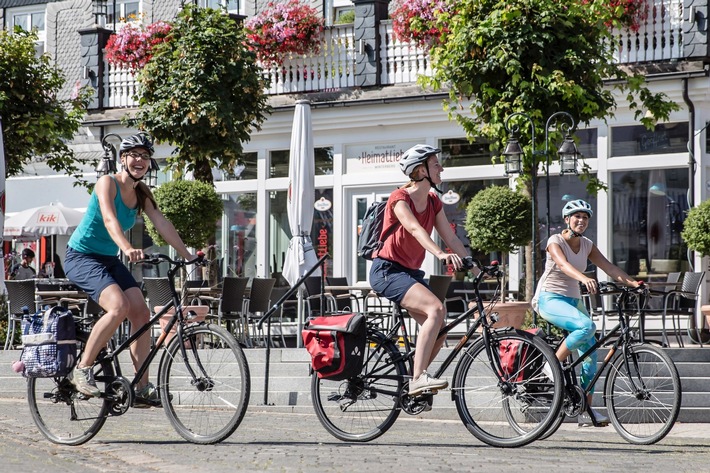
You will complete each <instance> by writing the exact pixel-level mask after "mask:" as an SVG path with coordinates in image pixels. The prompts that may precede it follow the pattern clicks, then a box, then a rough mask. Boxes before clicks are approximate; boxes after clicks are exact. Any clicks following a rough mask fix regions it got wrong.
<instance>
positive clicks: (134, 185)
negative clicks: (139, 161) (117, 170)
mask: <svg viewBox="0 0 710 473" xmlns="http://www.w3.org/2000/svg"><path fill="white" fill-rule="evenodd" d="M124 169H125V171H126V173H127V174H128V177H130V178H131V179H133V188H134V189H135V188H136V187H138V183H139V182H141V181H142V180H143V178H142V177H135V176H134V175H133V174H131V171H129V170H128V166H126V167H125V168H124Z"/></svg>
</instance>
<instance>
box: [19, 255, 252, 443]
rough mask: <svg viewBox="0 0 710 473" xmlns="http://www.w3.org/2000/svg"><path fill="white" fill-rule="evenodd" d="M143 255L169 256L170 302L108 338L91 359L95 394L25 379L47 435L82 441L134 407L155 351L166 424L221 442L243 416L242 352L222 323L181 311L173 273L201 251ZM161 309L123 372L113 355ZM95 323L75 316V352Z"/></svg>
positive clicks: (62, 381) (196, 438) (60, 380)
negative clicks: (180, 256)
mask: <svg viewBox="0 0 710 473" xmlns="http://www.w3.org/2000/svg"><path fill="white" fill-rule="evenodd" d="M143 262H144V263H150V264H158V263H161V262H168V263H169V265H170V268H169V270H168V280H169V282H170V289H171V291H172V301H171V302H170V303H168V305H166V306H165V307H163V309H162V310H161V311H160V312H158V313H157V314H155V315H154V316H153V317H152V318H151V319H150V320H149V321H148V323H146V324H145V325H144V326H143V327H141V328H140V329H139V330H138V331H137V332H136V333H134V334H133V335H131V336H130V337H128V338H127V339H126V340H125V341H124V342H122V343H121V344H120V345H118V346H116V343H115V341H114V340H111V342H110V343H109V345H108V346H107V347H106V348H105V349H102V350H101V352H100V353H99V355H98V357H97V359H96V363H95V365H94V377H95V379H96V384H97V385H98V387H99V389H100V390H101V395H100V396H99V397H87V396H85V395H83V394H81V393H79V392H78V391H77V390H76V389H75V388H74V385H73V384H72V383H71V382H70V381H69V379H67V378H66V377H63V376H62V377H55V378H31V379H29V380H28V383H27V399H28V401H29V405H30V411H31V413H32V418H33V419H34V421H35V423H36V424H37V427H39V430H40V431H41V432H42V434H44V436H45V437H47V438H48V439H49V440H51V441H52V442H55V443H58V444H64V445H80V444H82V443H85V442H87V441H88V440H90V439H91V438H92V437H94V436H95V435H96V434H97V433H98V432H99V431H100V430H101V427H103V425H104V423H105V422H106V419H108V417H109V416H120V415H122V414H125V413H126V412H127V411H128V409H129V408H130V407H132V406H133V401H134V399H135V388H136V385H137V383H138V381H139V380H140V379H141V377H142V376H143V374H144V373H145V372H146V370H147V369H148V367H149V365H150V363H151V361H152V360H153V359H155V357H156V355H157V354H158V353H161V358H160V364H159V368H158V386H157V388H158V391H159V393H160V399H161V402H162V405H163V408H164V410H165V414H166V415H167V416H168V419H169V420H170V423H171V424H172V425H173V427H174V428H175V430H176V431H177V432H178V433H179V434H180V435H181V436H182V437H183V438H185V439H186V440H188V441H190V442H193V443H198V444H210V443H216V442H220V441H222V440H224V439H225V438H227V437H229V436H230V435H231V434H232V433H233V432H234V431H235V430H236V428H237V427H238V426H239V424H240V423H241V421H242V418H243V417H244V413H245V412H246V409H247V405H248V404H249V392H250V384H251V381H250V378H249V366H248V365H247V360H246V357H245V356H244V352H243V351H242V349H241V347H240V346H239V344H238V342H237V341H236V340H235V339H234V337H233V336H232V335H231V334H230V333H229V332H228V331H227V330H225V329H224V328H222V327H220V326H218V325H214V324H210V323H204V322H203V323H195V322H194V320H192V319H194V314H191V313H190V312H187V311H185V310H184V308H183V304H182V298H181V297H180V296H179V295H178V292H177V291H176V289H175V276H176V275H177V274H178V273H180V272H181V270H182V269H183V268H185V267H186V266H188V265H191V264H197V263H201V262H202V257H201V256H198V257H197V258H196V259H194V260H192V261H187V262H185V261H176V260H173V259H171V258H170V257H168V256H166V255H162V254H154V255H151V256H149V257H147V258H146V260H144V261H143ZM165 314H169V315H170V317H171V318H170V321H169V322H168V323H167V325H166V326H165V328H164V330H163V331H161V333H160V336H159V337H158V339H157V341H156V343H155V345H154V346H153V347H152V348H151V351H150V353H149V355H148V358H147V359H146V360H145V362H144V363H143V364H142V366H141V367H140V369H139V370H138V372H137V373H136V374H135V376H134V377H133V379H132V380H129V379H127V378H126V377H124V375H123V371H122V369H121V365H120V363H119V355H120V354H121V353H123V352H124V351H125V350H127V349H128V347H129V345H130V344H131V343H133V342H134V341H135V340H136V339H138V338H139V337H140V336H141V335H143V334H144V333H146V331H148V330H151V329H152V328H153V326H154V324H156V322H157V321H158V320H159V319H160V317H162V316H163V315H165ZM93 322H94V319H93V318H77V341H78V345H79V353H80V356H81V350H82V349H83V347H84V344H85V343H86V341H87V340H88V337H89V333H90V331H91V327H92V325H93ZM171 329H175V335H174V336H173V337H172V338H171V339H170V341H169V342H167V344H166V339H167V337H168V334H169V333H170V331H171ZM164 345H166V346H165V349H164V350H161V348H162V347H163V346H164Z"/></svg>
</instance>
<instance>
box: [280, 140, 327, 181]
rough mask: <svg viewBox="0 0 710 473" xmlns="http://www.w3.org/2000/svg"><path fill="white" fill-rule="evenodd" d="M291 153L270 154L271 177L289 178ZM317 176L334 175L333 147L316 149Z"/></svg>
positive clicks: (285, 151) (281, 151)
mask: <svg viewBox="0 0 710 473" xmlns="http://www.w3.org/2000/svg"><path fill="white" fill-rule="evenodd" d="M289 154H290V151H289V150H287V149H284V150H276V151H271V152H270V153H269V177H287V176H288V162H289ZM314 157H315V170H316V174H315V175H316V176H327V175H331V174H333V147H332V146H327V147H325V148H315V150H314Z"/></svg>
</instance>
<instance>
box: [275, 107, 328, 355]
mask: <svg viewBox="0 0 710 473" xmlns="http://www.w3.org/2000/svg"><path fill="white" fill-rule="evenodd" d="M314 175H315V157H314V152H313V129H312V124H311V103H310V102H309V101H308V100H299V101H298V102H296V110H295V112H294V119H293V129H292V131H291V149H290V158H289V167H288V179H289V184H288V202H287V208H288V222H289V227H290V228H291V235H293V236H292V237H291V241H290V242H289V245H288V251H287V253H286V259H285V261H284V267H283V276H284V278H286V280H287V281H288V282H289V284H291V285H292V286H293V285H294V284H295V283H296V282H297V281H298V279H299V278H300V277H301V276H302V275H303V274H304V273H305V272H306V271H308V270H309V269H310V268H312V267H313V266H314V265H315V264H316V263H317V262H318V258H317V257H316V252H315V250H314V249H313V243H312V242H311V236H310V234H311V226H312V225H313V203H314V201H315V190H314V188H313V186H314V181H315V179H314ZM313 274H314V275H318V274H320V272H319V271H317V272H314V273H313ZM297 318H298V331H297V332H296V333H297V334H300V333H301V329H302V328H303V288H299V289H298V315H297ZM296 338H297V342H298V346H301V339H300V337H296Z"/></svg>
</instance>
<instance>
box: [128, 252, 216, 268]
mask: <svg viewBox="0 0 710 473" xmlns="http://www.w3.org/2000/svg"><path fill="white" fill-rule="evenodd" d="M163 261H165V262H168V263H170V264H171V265H173V266H189V265H191V264H198V265H199V264H202V263H204V261H205V254H204V253H203V252H202V251H198V252H197V257H195V258H194V259H191V260H190V261H185V260H183V259H182V258H179V259H172V258H171V257H170V256H168V255H166V254H163V253H152V254H150V255H144V258H143V259H142V260H140V261H138V263H144V264H160V263H162V262H163Z"/></svg>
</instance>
